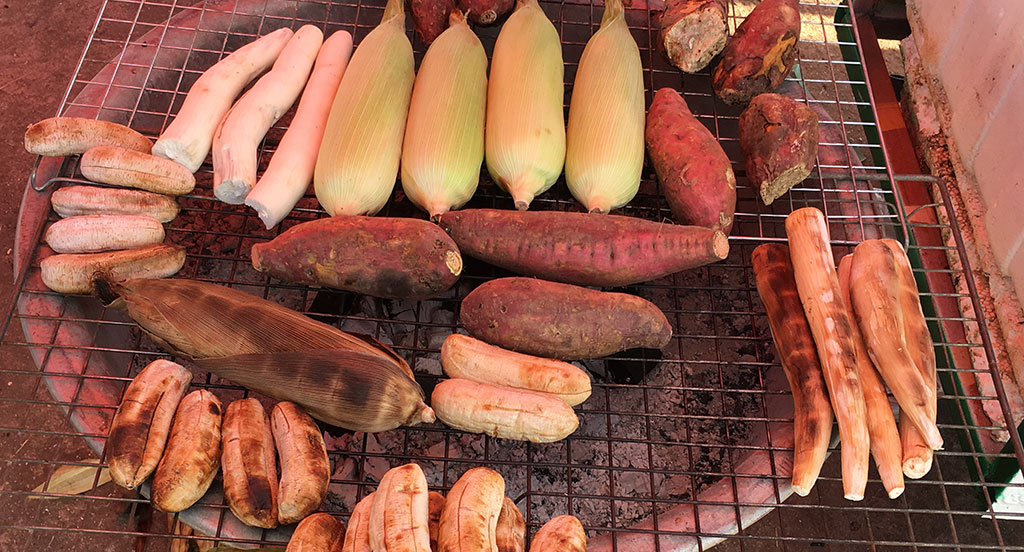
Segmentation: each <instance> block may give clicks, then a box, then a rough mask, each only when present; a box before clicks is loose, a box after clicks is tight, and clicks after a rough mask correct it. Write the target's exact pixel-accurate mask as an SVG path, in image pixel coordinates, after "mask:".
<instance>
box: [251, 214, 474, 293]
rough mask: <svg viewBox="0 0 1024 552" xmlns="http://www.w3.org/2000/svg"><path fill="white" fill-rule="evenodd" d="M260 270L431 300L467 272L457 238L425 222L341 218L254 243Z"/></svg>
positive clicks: (284, 277)
mask: <svg viewBox="0 0 1024 552" xmlns="http://www.w3.org/2000/svg"><path fill="white" fill-rule="evenodd" d="M252 265H253V267H254V268H256V270H259V271H260V272H265V273H268V274H270V275H271V276H273V277H275V278H280V279H282V280H285V281H289V282H296V283H303V284H319V285H324V286H327V287H331V288H336V289H343V290H347V291H352V292H355V293H362V294H365V295H371V296H373V297H383V298H386V299H427V298H430V297H436V296H438V295H440V294H441V293H444V292H445V291H446V290H447V289H448V288H450V287H451V286H452V284H454V283H455V281H456V280H458V279H459V274H461V273H462V257H461V255H460V254H459V248H458V246H456V245H455V242H453V241H452V239H451V238H449V237H448V235H447V234H445V233H444V232H443V231H441V230H440V229H439V228H438V227H437V225H435V224H432V223H430V222H427V221H424V220H416V219H404V218H384V217H357V216H336V217H330V218H324V219H319V220H314V221H309V222H304V223H302V224H297V225H295V226H293V227H291V228H289V229H288V230H287V231H285V232H284V233H283V234H281V235H280V236H278V237H276V238H274V239H273V240H271V241H270V242H267V243H258V244H255V245H253V247H252Z"/></svg>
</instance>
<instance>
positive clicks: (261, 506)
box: [221, 399, 278, 529]
mask: <svg viewBox="0 0 1024 552" xmlns="http://www.w3.org/2000/svg"><path fill="white" fill-rule="evenodd" d="M223 438H224V440H223V444H222V446H221V450H222V453H221V465H222V466H223V467H224V498H225V499H227V503H228V507H229V508H231V512H232V513H233V514H235V517H237V518H238V519H239V520H241V521H242V523H244V524H246V525H250V526H253V527H262V528H264V529H272V528H274V527H277V495H278V493H277V461H276V459H275V455H274V437H273V435H272V434H271V432H270V418H269V417H267V413H266V412H265V411H264V410H263V405H262V404H260V401H258V400H257V399H242V400H239V401H234V402H232V403H231V404H229V405H228V408H227V411H226V412H225V414H224V426H223Z"/></svg>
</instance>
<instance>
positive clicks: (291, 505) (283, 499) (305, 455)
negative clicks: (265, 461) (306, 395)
mask: <svg viewBox="0 0 1024 552" xmlns="http://www.w3.org/2000/svg"><path fill="white" fill-rule="evenodd" d="M270 429H271V430H272V431H273V433H274V443H275V445H276V446H277V454H278V456H280V458H281V483H280V487H279V488H278V507H277V521H278V523H280V524H281V525H287V524H289V523H295V522H296V521H299V520H301V519H302V518H304V517H306V516H308V515H309V514H310V513H312V512H315V511H316V510H317V508H319V507H320V504H321V503H323V501H324V498H325V497H326V496H327V487H328V485H330V482H331V461H330V459H329V458H328V457H327V447H326V446H324V436H323V434H321V433H320V428H318V427H317V425H316V422H314V421H313V419H312V418H310V417H309V415H307V414H306V413H305V412H304V411H303V410H302V408H300V407H299V406H298V405H296V404H294V403H290V402H287V401H282V402H279V403H277V404H276V405H274V409H273V410H272V411H271V413H270Z"/></svg>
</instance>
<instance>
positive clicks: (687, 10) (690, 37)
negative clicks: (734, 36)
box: [658, 0, 729, 73]
mask: <svg viewBox="0 0 1024 552" xmlns="http://www.w3.org/2000/svg"><path fill="white" fill-rule="evenodd" d="M658 23H659V27H660V30H659V32H658V38H659V41H658V47H659V48H660V49H661V50H662V51H664V52H665V56H666V57H667V58H668V60H669V61H671V62H672V65H675V66H676V67H678V68H680V69H682V70H683V71H686V72H687V73H696V72H697V71H700V70H701V69H703V68H705V67H707V65H708V64H709V63H711V58H713V57H715V56H716V55H718V52H721V51H722V48H724V47H725V42H726V40H727V39H728V38H729V23H728V22H727V21H726V8H725V1H724V0H667V1H666V2H665V11H664V12H663V13H662V14H661V18H660V19H659V21H658Z"/></svg>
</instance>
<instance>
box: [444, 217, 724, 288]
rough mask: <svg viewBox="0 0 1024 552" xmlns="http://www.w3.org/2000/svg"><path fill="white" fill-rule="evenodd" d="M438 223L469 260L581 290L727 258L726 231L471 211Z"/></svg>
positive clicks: (609, 219)
mask: <svg viewBox="0 0 1024 552" xmlns="http://www.w3.org/2000/svg"><path fill="white" fill-rule="evenodd" d="M438 224H439V225H440V226H441V228H443V229H444V230H445V231H446V232H448V233H449V234H450V235H451V236H452V238H453V239H454V240H455V243H457V244H458V245H459V250H460V251H462V252H463V253H464V254H466V255H469V256H470V257H474V258H476V259H480V260H482V261H485V262H488V263H490V264H492V265H495V266H500V267H501V268H505V269H507V270H511V271H513V272H517V273H519V274H523V275H525V276H535V277H537V278H544V279H545V280H551V281H554V282H565V283H567V284H576V285H581V286H627V285H631V284H637V283H640V282H648V281H650V280H655V279H658V278H661V277H663V276H667V275H669V274H674V273H676V272H680V271H682V270H686V269H688V268H694V267H698V266H703V265H706V264H709V263H713V262H717V261H720V260H722V259H724V258H725V257H726V256H727V255H728V253H729V241H728V239H727V238H726V237H725V234H723V233H722V232H720V231H718V230H712V229H710V228H704V227H698V226H682V225H678V224H670V223H667V222H653V221H649V220H643V219H638V218H633V217H624V216H619V215H598V214H591V213H565V212H560V211H503V210H498V209H465V210H462V211H452V212H448V213H445V214H443V215H441V218H440V220H439V221H438Z"/></svg>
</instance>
